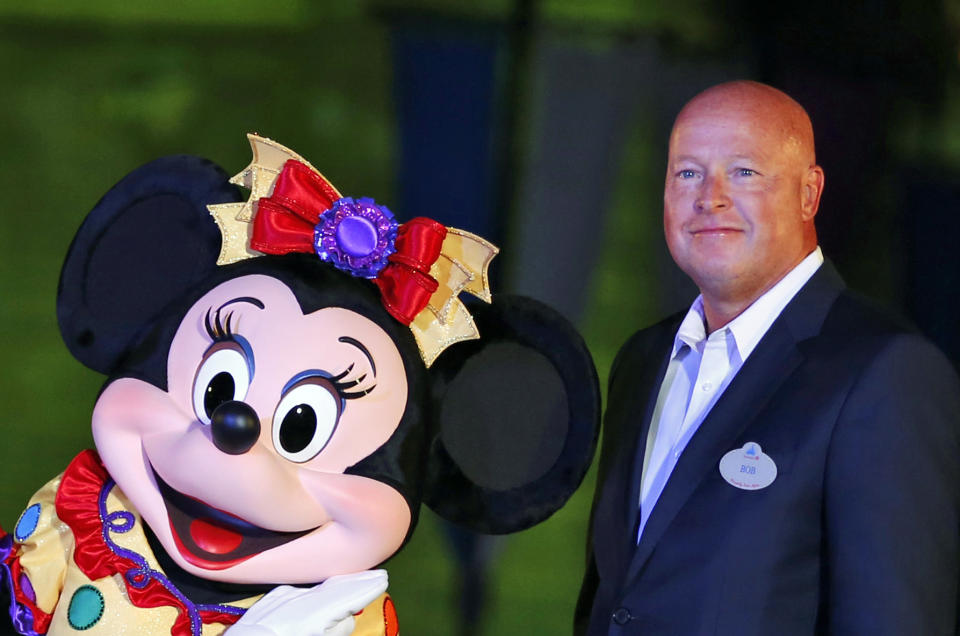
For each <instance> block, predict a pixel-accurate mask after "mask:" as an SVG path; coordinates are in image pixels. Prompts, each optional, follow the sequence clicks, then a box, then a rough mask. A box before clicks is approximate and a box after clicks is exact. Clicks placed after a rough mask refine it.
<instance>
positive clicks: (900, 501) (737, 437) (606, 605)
mask: <svg viewBox="0 0 960 636" xmlns="http://www.w3.org/2000/svg"><path fill="white" fill-rule="evenodd" d="M823 187H824V173H823V170H822V169H821V168H820V167H819V166H818V165H817V164H816V158H815V155H814V142H813V129H812V127H811V124H810V120H809V118H808V117H807V114H806V113H805V112H804V110H803V108H802V107H801V106H800V105H799V104H797V103H796V102H795V101H794V100H793V99H791V98H790V97H789V96H787V95H786V94H784V93H782V92H780V91H778V90H776V89H774V88H771V87H769V86H765V85H763V84H757V83H754V82H732V83H728V84H722V85H719V86H715V87H713V88H710V89H708V90H706V91H704V92H703V93H701V94H699V95H697V96H696V97H695V98H694V99H693V100H691V101H690V102H689V103H688V104H687V105H686V106H685V107H684V108H683V110H682V111H681V112H680V114H679V115H678V116H677V119H676V122H675V124H674V127H673V131H672V134H671V136H670V151H669V157H668V166H667V175H666V182H665V185H664V232H665V235H666V240H667V245H668V247H669V249H670V253H671V255H672V256H673V258H674V260H675V261H676V262H677V264H678V265H679V266H680V268H681V269H683V271H684V272H686V273H687V275H689V276H690V278H691V279H693V281H694V282H695V283H696V285H697V287H698V288H699V289H700V295H699V296H698V297H697V299H696V300H694V302H693V304H692V306H691V307H690V309H689V311H687V312H686V313H680V314H678V315H676V316H673V317H671V318H669V319H667V320H665V321H663V322H661V323H659V324H657V325H655V326H653V327H649V328H647V329H643V330H641V331H639V332H637V333H636V334H635V335H634V336H633V337H631V338H630V339H629V340H628V341H627V343H626V344H625V345H624V346H623V348H622V349H621V351H620V353H619V354H618V356H617V358H616V360H615V362H614V364H613V369H612V371H611V375H610V387H609V393H608V404H607V411H606V415H605V420H604V426H605V429H604V440H603V448H602V452H601V460H600V473H599V480H598V484H597V492H596V497H595V500H594V508H593V513H592V518H591V527H590V542H589V547H588V551H589V552H588V565H587V572H586V575H585V578H584V583H583V588H582V590H581V596H580V602H579V604H578V607H577V617H576V629H575V633H577V634H589V635H590V636H599V635H601V634H602V635H626V634H670V635H683V636H686V635H693V634H711V635H725V634H730V635H736V636H748V635H751V634H757V635H761V634H762V635H776V636H783V635H789V634H821V633H825V634H826V633H837V634H870V635H876V634H898V635H914V634H952V633H955V632H956V630H957V605H958V603H957V599H958V579H960V565H958V563H960V382H958V379H957V376H956V374H955V373H954V371H953V369H952V367H951V365H950V363H949V362H948V361H947V360H946V359H945V358H944V356H943V355H942V354H941V353H940V352H939V351H937V350H936V349H935V348H934V347H933V346H932V345H930V344H929V343H928V342H927V341H926V340H924V339H923V338H921V337H920V336H918V335H916V334H914V333H913V332H911V331H909V330H907V329H905V328H903V327H901V326H900V325H899V324H898V323H897V322H895V321H893V320H891V319H889V318H887V317H885V316H884V315H882V314H881V313H879V312H877V311H876V310H875V309H873V308H871V307H870V306H868V305H867V304H865V303H864V302H863V301H861V300H859V299H857V298H856V297H855V296H854V295H853V294H851V293H850V292H849V291H848V290H846V289H845V287H844V285H843V282H842V281H841V279H840V277H839V275H838V274H837V272H836V271H835V269H834V268H833V266H832V265H831V264H830V263H829V262H828V261H824V258H823V255H822V253H821V251H820V248H819V247H818V246H817V234H816V230H815V228H814V217H815V215H816V213H817V210H818V207H819V203H820V195H821V193H822V192H823ZM851 238H854V240H855V237H851Z"/></svg>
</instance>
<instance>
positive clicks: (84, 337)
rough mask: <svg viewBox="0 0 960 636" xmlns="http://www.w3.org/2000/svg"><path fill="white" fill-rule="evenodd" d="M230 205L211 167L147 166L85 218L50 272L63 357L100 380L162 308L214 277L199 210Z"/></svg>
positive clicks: (207, 230) (211, 235)
mask: <svg viewBox="0 0 960 636" xmlns="http://www.w3.org/2000/svg"><path fill="white" fill-rule="evenodd" d="M239 200H240V191H239V189H238V188H236V187H235V186H233V185H230V184H229V183H228V176H227V174H226V173H225V172H224V171H223V170H222V169H221V168H220V167H219V166H217V165H216V164H214V163H212V162H210V161H207V160H205V159H201V158H199V157H189V156H174V157H164V158H162V159H157V160H156V161H152V162H150V163H148V164H146V165H144V166H142V167H140V168H138V169H136V170H134V171H133V172H131V173H130V174H128V175H127V176H126V177H124V178H123V179H122V180H121V181H120V182H119V183H118V184H116V185H115V186H113V188H111V189H110V191H109V192H107V194H105V195H104V197H103V198H102V199H100V201H99V202H98V203H97V205H96V206H95V207H94V208H93V210H91V211H90V213H89V214H88V215H87V218H86V219H84V221H83V224H82V225H81V226H80V229H79V230H77V235H76V236H75V237H74V239H73V243H72V244H71V245H70V249H69V250H68V252H67V258H66V260H65V261H64V264H63V270H62V271H61V272H60V286H59V288H58V291H57V319H58V321H59V323H60V333H61V334H62V335H63V339H64V341H65V342H66V344H67V348H68V349H69V350H70V352H71V353H72V354H73V356H74V357H75V358H76V359H77V360H79V361H80V362H82V363H83V364H84V365H86V366H88V367H90V368H91V369H93V370H95V371H99V372H101V373H109V372H110V370H111V369H112V368H113V366H114V365H115V364H116V362H117V361H118V359H119V358H120V356H121V355H122V354H123V353H124V351H125V350H126V348H127V347H128V346H129V345H130V344H131V343H132V342H133V340H134V338H135V337H136V336H137V334H138V333H139V332H140V330H141V329H143V328H144V327H145V326H146V325H148V324H149V323H152V322H153V320H154V319H155V318H157V317H158V316H159V315H160V313H161V312H162V310H163V308H164V307H166V306H167V305H168V304H169V303H170V302H171V301H172V300H174V299H175V298H177V297H178V296H180V295H181V294H182V293H183V292H184V291H186V290H187V289H189V288H190V287H192V286H193V285H194V284H196V283H197V282H199V281H200V280H201V279H202V278H203V277H205V276H206V275H207V274H208V273H210V272H211V271H212V270H213V269H214V268H215V267H216V260H217V255H218V253H219V251H220V232H219V230H218V229H217V226H216V223H215V222H214V220H213V218H212V217H211V216H210V213H209V212H208V211H207V209H206V206H207V204H211V203H229V202H235V201H239Z"/></svg>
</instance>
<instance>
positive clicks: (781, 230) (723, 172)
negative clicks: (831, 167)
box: [664, 110, 816, 304]
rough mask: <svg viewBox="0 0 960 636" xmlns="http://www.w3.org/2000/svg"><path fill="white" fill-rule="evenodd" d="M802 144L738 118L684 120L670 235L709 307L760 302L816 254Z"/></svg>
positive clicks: (667, 208)
mask: <svg viewBox="0 0 960 636" xmlns="http://www.w3.org/2000/svg"><path fill="white" fill-rule="evenodd" d="M794 144H795V140H791V139H789V138H786V137H785V136H784V135H783V134H782V131H780V130H777V129H776V127H772V126H770V125H763V123H762V122H758V121H757V120H756V119H755V118H753V117H751V116H750V115H749V114H744V113H740V112H738V111H736V110H727V111H724V112H714V111H707V112H701V113H699V114H696V113H695V114H692V115H689V116H686V117H682V118H681V119H680V120H678V122H677V124H676V126H675V127H674V131H673V134H672V136H671V138H670V154H669V158H668V165H667V175H666V182H665V186H664V232H665V235H666V239H667V246H668V247H669V249H670V253H671V254H672V255H673V258H674V260H675V261H676V262H677V264H678V265H679V266H680V268H681V269H682V270H683V271H684V272H686V273H687V275H689V276H690V277H691V278H692V279H693V281H694V282H695V283H696V284H697V286H698V287H700V289H701V291H702V292H703V293H704V297H705V299H708V297H711V296H712V297H714V298H716V299H719V300H723V301H732V302H735V303H736V302H741V303H742V302H747V304H749V302H752V301H753V300H755V299H756V298H757V297H758V296H759V295H760V294H762V293H763V292H764V291H765V290H766V289H768V288H769V287H770V286H772V285H773V284H774V283H775V282H776V281H778V280H779V279H780V278H781V277H782V276H783V275H784V274H786V273H787V272H788V271H789V270H790V269H792V267H793V266H794V265H796V264H797V263H799V262H800V260H802V259H803V257H804V256H805V255H806V254H807V253H808V252H809V251H810V250H811V249H812V248H813V246H811V245H808V241H809V239H808V238H807V237H808V236H809V235H808V234H805V224H806V223H809V222H812V218H813V214H814V213H815V212H816V208H815V206H814V207H813V209H812V211H811V210H810V209H809V207H810V206H809V205H808V204H807V203H805V198H804V196H805V189H804V175H805V170H804V168H803V167H802V166H800V162H799V159H798V155H797V152H796V147H795V145H794Z"/></svg>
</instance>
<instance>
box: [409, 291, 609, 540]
mask: <svg viewBox="0 0 960 636" xmlns="http://www.w3.org/2000/svg"><path fill="white" fill-rule="evenodd" d="M470 311H471V313H472V314H473V317H474V319H475V320H476V323H477V327H478V329H479V330H480V339H479V340H474V341H470V342H467V343H461V344H457V345H455V346H453V347H451V348H450V349H448V350H447V351H446V352H445V353H444V354H443V355H441V356H440V358H438V360H437V361H436V362H435V363H434V365H433V367H432V368H431V369H430V374H431V377H432V382H433V413H432V414H433V417H434V421H435V422H437V423H438V432H437V437H436V438H435V440H434V441H433V444H432V446H431V450H430V457H429V463H428V466H427V479H426V487H425V489H424V491H425V492H424V500H425V502H426V503H427V504H428V505H429V506H430V507H431V508H432V509H433V510H434V511H435V512H437V513H438V514H440V515H441V516H443V517H445V518H447V519H448V520H450V521H453V522H455V523H459V524H461V525H464V526H467V527H469V528H471V529H473V530H476V531H478V532H485V533H490V534H500V533H506V532H514V531H517V530H522V529H524V528H527V527H530V526H532V525H534V524H536V523H539V522H540V521H542V520H544V519H546V518H547V517H548V516H550V515H551V514H553V513H554V512H555V511H556V510H557V509H559V508H560V507H561V506H562V505H563V504H564V503H565V502H566V501H567V499H568V498H569V497H570V495H572V494H573V492H574V491H575V490H576V488H577V486H579V485H580V482H581V480H582V479H583V476H584V474H585V473H586V471H587V468H588V467H589V465H590V461H591V459H592V457H593V452H594V449H595V447H596V442H597V435H598V433H599V421H600V391H599V386H598V382H597V374H596V370H595V369H594V366H593V361H592V360H591V358H590V354H589V352H588V351H587V348H586V345H585V344H584V342H583V340H582V338H581V337H580V335H579V334H578V333H577V332H576V330H575V329H574V328H573V326H572V325H570V324H569V323H568V322H567V321H566V319H564V318H563V317H562V316H560V315H559V314H558V313H557V312H555V311H553V310H552V309H550V308H549V307H547V306H546V305H543V304H541V303H539V302H536V301H534V300H532V299H529V298H522V297H510V296H504V295H499V296H496V297H495V298H494V302H493V304H492V305H486V304H483V303H479V302H477V303H472V304H471V306H470Z"/></svg>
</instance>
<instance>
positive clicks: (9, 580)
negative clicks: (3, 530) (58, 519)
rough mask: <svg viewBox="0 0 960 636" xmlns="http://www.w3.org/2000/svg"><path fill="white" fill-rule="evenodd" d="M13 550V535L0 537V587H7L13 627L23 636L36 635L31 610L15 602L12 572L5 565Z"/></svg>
mask: <svg viewBox="0 0 960 636" xmlns="http://www.w3.org/2000/svg"><path fill="white" fill-rule="evenodd" d="M12 552H13V537H12V536H10V535H9V534H5V535H3V537H0V587H5V588H7V591H8V592H9V593H10V609H9V614H10V620H11V621H13V628H14V629H16V630H17V632H19V633H21V634H24V635H25V636H38V634H37V632H35V631H33V612H31V611H30V609H29V608H27V607H24V606H23V605H20V603H17V598H16V595H15V592H16V590H15V589H14V585H13V572H11V571H10V566H8V565H7V559H8V558H10V554H11V553H12Z"/></svg>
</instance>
